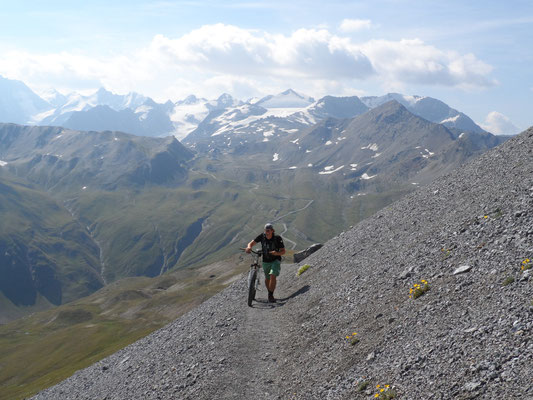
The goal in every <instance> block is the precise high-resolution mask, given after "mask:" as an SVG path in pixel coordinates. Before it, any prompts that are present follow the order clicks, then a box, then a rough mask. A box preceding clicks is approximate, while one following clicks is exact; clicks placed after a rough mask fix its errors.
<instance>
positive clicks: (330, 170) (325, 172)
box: [319, 165, 344, 175]
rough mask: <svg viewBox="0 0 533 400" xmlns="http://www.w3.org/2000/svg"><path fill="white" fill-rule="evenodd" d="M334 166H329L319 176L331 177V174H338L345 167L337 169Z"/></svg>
mask: <svg viewBox="0 0 533 400" xmlns="http://www.w3.org/2000/svg"><path fill="white" fill-rule="evenodd" d="M334 168H335V166H334V165H329V166H327V167H324V171H320V172H319V174H320V175H329V174H332V173H334V172H337V171H340V170H341V169H343V168H344V165H341V166H340V167H338V168H335V169H334Z"/></svg>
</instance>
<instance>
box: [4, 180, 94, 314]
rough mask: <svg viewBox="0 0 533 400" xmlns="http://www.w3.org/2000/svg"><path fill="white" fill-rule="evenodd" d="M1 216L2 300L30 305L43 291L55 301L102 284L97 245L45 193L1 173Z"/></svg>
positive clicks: (75, 295) (58, 302)
mask: <svg viewBox="0 0 533 400" xmlns="http://www.w3.org/2000/svg"><path fill="white" fill-rule="evenodd" d="M0 220H1V221H2V223H1V224H0V277H1V278H2V279H1V280H0V292H1V293H2V295H3V298H4V300H3V302H6V301H7V300H9V302H10V303H12V304H13V305H15V306H22V307H31V306H33V305H35V304H36V303H37V298H38V297H39V296H40V297H41V298H44V299H45V300H46V301H47V302H49V303H52V304H56V305H57V304H61V303H62V302H66V301H71V300H74V299H76V298H79V297H82V296H85V295H88V294H90V293H92V292H94V291H95V290H97V289H99V288H100V287H101V286H102V280H101V278H100V276H99V273H100V263H99V260H98V248H97V247H96V245H95V244H94V242H93V241H92V239H91V237H90V236H89V235H88V234H87V232H86V231H85V230H84V229H83V228H82V227H81V226H80V225H79V224H78V223H77V222H76V221H75V220H74V219H73V218H72V216H71V215H70V214H69V213H68V211H67V210H66V209H64V208H63V207H61V206H60V205H59V204H58V203H57V202H56V201H54V200H53V199H52V198H51V197H50V196H49V195H47V194H46V193H43V192H40V191H38V190H35V189H33V188H32V187H29V186H26V185H24V184H22V183H21V182H19V181H16V180H12V179H9V178H7V177H5V176H3V177H0ZM6 299H7V300H6ZM40 304H41V306H42V305H43V304H44V303H43V301H40ZM2 310H4V307H2ZM5 310H6V313H7V310H8V307H6V308H5ZM3 314H4V312H3V311H1V312H0V321H2V319H3Z"/></svg>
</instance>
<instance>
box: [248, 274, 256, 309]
mask: <svg viewBox="0 0 533 400" xmlns="http://www.w3.org/2000/svg"><path fill="white" fill-rule="evenodd" d="M256 279H257V270H254V269H252V270H250V273H249V274H248V307H251V306H252V301H254V300H255V281H256Z"/></svg>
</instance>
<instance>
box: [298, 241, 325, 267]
mask: <svg viewBox="0 0 533 400" xmlns="http://www.w3.org/2000/svg"><path fill="white" fill-rule="evenodd" d="M322 246H323V244H322V243H315V244H313V245H311V246H309V247H308V248H307V249H305V250H302V251H300V252H298V253H294V262H295V263H296V264H297V263H299V262H301V261H303V260H305V259H306V258H307V257H309V256H310V255H311V254H313V253H314V252H315V251H317V250H318V249H320V248H321V247H322Z"/></svg>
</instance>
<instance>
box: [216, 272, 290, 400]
mask: <svg viewBox="0 0 533 400" xmlns="http://www.w3.org/2000/svg"><path fill="white" fill-rule="evenodd" d="M290 265H291V264H283V265H282V272H281V274H280V276H279V283H278V286H277V288H276V292H275V295H276V298H278V302H277V303H269V302H268V301H267V290H266V288H265V285H264V275H262V276H261V286H260V288H259V291H258V292H257V295H256V301H254V302H253V305H252V307H248V306H247V305H246V301H245V296H244V293H243V298H242V300H243V301H242V304H239V305H238V306H237V308H238V313H242V314H241V317H242V322H241V324H240V326H239V332H238V333H235V335H234V339H233V343H232V347H233V348H232V351H231V352H230V353H229V354H228V357H227V359H224V360H223V361H222V362H223V363H224V364H225V365H226V366H227V367H226V368H224V369H223V370H222V371H219V372H218V373H217V377H216V378H215V379H214V380H213V381H212V383H211V385H210V386H211V387H210V388H209V390H208V391H209V392H210V394H212V395H216V398H218V399H277V398H281V397H282V393H281V390H280V386H279V383H280V382H279V379H280V378H281V377H282V371H281V370H280V369H279V365H280V363H281V355H280V354H279V344H280V340H281V339H282V337H283V336H282V332H283V326H284V324H283V323H282V321H281V318H279V317H280V315H279V314H280V313H279V311H280V310H281V309H282V308H283V307H284V306H285V303H286V302H287V300H288V298H289V297H290V295H291V294H290V293H287V292H286V290H285V289H284V285H283V283H284V280H285V279H284V278H285V277H286V276H287V275H288V274H289V273H290V272H289V269H290V268H289V267H290ZM218 361H220V360H218ZM206 394H207V393H206Z"/></svg>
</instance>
